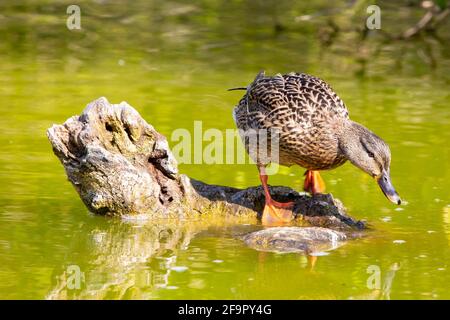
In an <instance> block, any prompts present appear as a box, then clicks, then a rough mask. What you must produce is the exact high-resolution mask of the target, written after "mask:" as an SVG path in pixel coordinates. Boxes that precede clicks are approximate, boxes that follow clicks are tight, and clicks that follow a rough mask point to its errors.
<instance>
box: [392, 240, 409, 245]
mask: <svg viewBox="0 0 450 320" xmlns="http://www.w3.org/2000/svg"><path fill="white" fill-rule="evenodd" d="M392 242H393V243H395V244H402V243H405V242H406V241H405V240H394V241H392Z"/></svg>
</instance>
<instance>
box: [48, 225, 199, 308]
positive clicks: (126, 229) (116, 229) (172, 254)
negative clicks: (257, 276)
mask: <svg viewBox="0 0 450 320" xmlns="http://www.w3.org/2000/svg"><path fill="white" fill-rule="evenodd" d="M200 228H201V225H198V224H195V223H194V224H183V223H176V222H174V223H167V222H166V223H164V224H149V223H130V222H123V221H113V222H112V223H110V224H109V226H108V228H105V229H98V228H93V229H92V230H90V229H87V230H82V232H81V236H80V238H79V239H74V242H77V241H80V242H81V243H80V244H79V245H80V246H81V248H80V249H81V252H85V253H86V252H87V253H88V254H87V255H85V256H75V257H73V258H72V259H73V260H70V261H71V263H69V264H68V265H69V266H71V265H73V264H76V263H77V262H78V261H81V262H80V265H79V267H80V269H81V272H84V280H85V281H82V282H84V283H83V284H82V286H81V287H80V288H74V287H73V285H72V286H71V282H70V281H71V280H73V279H71V276H74V275H70V274H68V272H67V270H63V271H62V273H60V274H59V275H58V274H57V275H56V276H55V280H56V283H55V286H54V288H52V290H51V291H50V293H49V294H48V296H47V298H48V299H66V298H71V299H74V298H75V299H103V298H110V299H124V298H134V299H150V298H152V289H154V288H158V287H165V286H167V284H168V277H169V275H170V272H171V268H172V267H174V266H175V264H176V258H177V253H178V251H179V250H183V249H186V247H187V246H188V244H189V242H190V240H191V238H192V237H193V236H194V235H195V233H196V232H198V230H199V229H200ZM83 234H89V237H88V240H87V243H86V242H85V237H84V236H83ZM83 247H84V248H83ZM63 268H64V269H66V268H67V265H66V266H63ZM75 276H76V275H75ZM72 284H73V283H72Z"/></svg>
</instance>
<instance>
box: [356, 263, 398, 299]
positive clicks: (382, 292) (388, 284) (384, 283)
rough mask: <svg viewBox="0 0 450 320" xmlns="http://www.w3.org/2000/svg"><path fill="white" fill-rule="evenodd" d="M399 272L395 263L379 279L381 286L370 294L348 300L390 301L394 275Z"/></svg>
mask: <svg viewBox="0 0 450 320" xmlns="http://www.w3.org/2000/svg"><path fill="white" fill-rule="evenodd" d="M398 270H400V264H399V263H397V262H395V263H393V264H391V265H390V266H389V270H388V271H387V272H386V275H385V276H384V277H383V278H382V279H380V280H381V286H380V287H379V288H374V289H373V290H372V291H371V292H368V293H363V294H359V295H355V296H351V297H349V299H350V300H391V288H392V284H393V282H394V277H395V273H396V272H397V271H398Z"/></svg>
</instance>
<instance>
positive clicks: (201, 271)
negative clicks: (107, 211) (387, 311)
mask: <svg viewBox="0 0 450 320" xmlns="http://www.w3.org/2000/svg"><path fill="white" fill-rule="evenodd" d="M77 2H78V3H80V5H81V10H82V30H79V31H69V30H67V28H66V26H65V19H66V14H65V10H66V7H67V5H68V4H71V3H70V2H67V1H19V2H16V1H2V3H1V4H0V40H1V41H0V57H1V59H0V144H1V146H2V148H1V149H0V150H1V151H0V298H5V299H17V298H27V299H44V298H81V299H86V298H111V299H125V298H145V299H154V298H159V299H173V298H180V299H191V298H201V299H203V298H224V299H241V298H242V299H252V298H261V299H263V298H267V299H272V298H273V299H352V298H353V299H358V298H362V299H380V298H391V299H412V298H417V299H449V298H450V290H449V283H450V273H449V271H450V249H449V246H450V198H449V189H450V170H449V160H450V154H449V150H450V147H449V139H450V131H449V123H450V110H449V103H450V93H449V86H450V46H449V37H448V34H446V33H445V32H443V34H442V33H441V34H440V37H441V40H440V41H438V40H436V39H434V38H430V39H428V38H426V39H417V40H412V41H407V42H393V43H385V44H381V43H382V42H381V39H380V38H379V37H377V36H376V34H375V35H371V36H369V38H368V40H366V41H367V42H365V43H361V42H360V41H359V40H358V39H359V38H358V37H357V36H355V35H354V34H352V33H351V32H348V33H343V34H341V35H340V36H339V37H338V38H337V40H336V42H335V43H334V44H332V45H331V46H326V45H324V44H323V43H322V42H321V41H319V39H321V32H322V31H320V30H322V29H321V27H320V26H321V25H322V24H323V23H325V20H326V19H325V18H323V17H321V16H320V15H319V16H318V17H317V21H316V20H313V21H303V20H302V19H296V17H299V16H302V15H307V14H309V15H313V14H314V13H315V12H325V13H324V15H327V14H328V13H326V12H328V11H326V10H327V7H326V6H327V4H326V2H325V1H319V2H316V3H315V4H312V3H303V4H301V3H296V4H294V3H292V2H290V1H283V0H282V1H280V0H277V1H266V2H258V1H206V0H204V1H198V2H197V4H190V3H189V2H188V1H177V2H174V1H150V2H144V1H137V2H132V3H130V4H128V5H125V4H124V2H123V1H101V2H100V1H99V2H90V1H77ZM383 5H384V4H383V2H381V3H380V6H382V8H384V7H383ZM385 6H386V10H385V11H383V12H384V13H383V17H385V18H383V19H385V20H383V29H384V30H387V31H392V32H394V31H395V32H396V31H398V30H402V29H403V28H405V27H407V26H409V25H411V24H412V23H414V22H415V21H416V18H417V17H420V12H421V11H420V10H412V9H411V8H408V7H405V8H401V10H400V8H396V7H395V6H393V5H389V3H386V4H385ZM336 8H338V9H339V8H340V9H339V10H343V13H342V14H343V15H344V14H345V12H346V11H345V10H346V7H345V6H344V3H342V4H340V3H339V2H338V4H337V5H336ZM341 19H343V18H342V17H341ZM354 20H356V21H357V22H358V21H359V22H358V23H361V21H363V20H361V19H354ZM338 21H339V20H338ZM276 25H281V26H282V27H274V26H276ZM448 26H449V24H448V22H447V25H446V27H443V30H445V29H446V30H448ZM277 30H278V31H277ZM358 48H359V49H358ZM262 68H264V69H265V70H266V72H267V73H269V74H273V73H277V72H289V71H293V70H294V71H303V72H308V73H311V74H314V75H316V76H319V77H321V78H323V79H325V80H326V81H327V82H329V83H330V84H331V85H332V86H333V88H334V89H335V91H337V93H338V94H339V95H340V96H341V98H342V99H343V100H344V101H345V102H346V104H347V106H348V108H349V110H350V115H351V117H352V118H353V119H354V120H355V121H358V122H361V123H363V124H365V125H366V126H368V127H369V128H370V129H372V130H373V131H374V132H376V133H378V134H379V135H380V136H382V137H383V138H384V139H385V140H386V141H387V142H388V143H389V145H390V147H391V150H392V159H393V160H392V168H391V172H392V179H393V182H394V185H395V186H396V188H397V191H398V192H399V193H400V195H401V196H402V198H403V199H404V200H405V204H404V205H402V206H401V207H396V206H394V205H392V204H391V203H389V202H388V201H387V200H386V199H385V198H384V197H383V195H382V193H381V192H380V190H379V189H378V186H377V185H376V183H374V181H373V180H372V179H371V178H370V177H369V176H367V175H365V174H364V173H362V172H361V171H359V170H358V169H356V168H354V167H353V166H351V165H350V164H346V165H344V166H343V167H340V168H338V169H336V170H334V171H332V172H324V173H323V177H324V179H325V181H326V182H327V188H328V191H330V192H332V193H333V195H335V196H336V197H338V198H339V199H341V200H342V201H343V202H344V204H345V205H346V207H347V208H348V210H349V213H350V214H351V215H353V216H354V217H356V218H358V219H365V220H367V221H368V222H369V223H370V224H371V226H372V231H370V232H368V234H369V235H368V236H367V237H364V238H363V239H358V240H353V241H350V242H348V243H346V244H345V245H344V246H342V247H340V248H338V249H336V250H334V251H330V252H328V255H325V256H321V257H319V258H318V260H317V263H316V265H315V267H314V268H313V269H312V270H311V267H310V266H309V265H308V261H307V259H306V257H305V256H302V255H299V254H293V253H290V254H280V253H267V252H259V251H256V250H253V249H250V248H248V247H246V246H245V245H244V244H243V243H242V242H241V241H240V240H239V237H238V236H239V235H241V234H245V233H246V232H249V231H250V230H252V229H254V228H256V227H255V225H257V223H258V222H257V221H256V219H255V220H249V221H221V220H220V219H215V220H211V219H209V220H208V219H205V220H201V219H199V220H198V219H197V220H195V221H183V222H180V221H150V222H139V221H127V222H124V221H120V220H116V219H105V218H102V217H96V216H93V215H91V214H90V213H89V212H88V211H87V210H86V208H85V207H84V205H83V204H82V202H81V201H80V199H79V198H78V195H77V194H76V192H75V191H74V189H73V187H72V186H71V185H70V183H69V182H68V181H67V179H66V177H65V173H64V170H63V168H62V166H61V164H60V163H59V162H58V160H57V158H56V157H55V156H54V155H53V153H52V150H51V147H50V144H49V143H48V141H47V138H46V134H45V131H46V129H47V128H48V127H50V126H51V125H52V124H53V123H62V122H64V121H65V120H66V119H67V118H68V117H70V116H72V115H74V114H79V113H80V112H81V111H82V110H83V108H84V106H85V105H86V104H87V103H88V102H90V101H92V100H94V99H96V98H98V97H100V96H105V97H107V98H108V99H109V101H111V102H114V103H118V102H120V101H123V100H126V101H127V102H128V103H130V104H131V105H132V106H134V107H135V108H136V109H137V110H138V111H139V112H140V113H141V115H142V116H143V117H144V118H145V119H146V120H147V121H148V122H150V123H151V124H152V125H154V126H155V127H156V128H157V129H158V130H159V131H160V132H161V133H163V134H165V135H166V136H167V137H168V138H169V142H170V136H171V133H172V131H173V130H175V129H177V128H186V129H188V130H192V129H193V123H194V121H202V122H203V128H204V129H205V130H206V129H208V128H217V129H219V130H222V131H225V129H227V128H234V123H233V120H232V117H231V110H232V107H233V106H234V105H235V104H236V103H237V101H238V100H239V99H240V95H241V94H242V92H227V91H226V89H227V88H230V87H235V86H243V85H247V84H248V83H249V82H250V81H251V80H252V79H253V77H254V76H255V75H256V73H257V72H258V71H259V70H260V69H262ZM180 170H181V171H182V172H184V173H186V174H188V175H190V176H192V177H195V178H197V179H200V180H204V181H206V182H209V183H214V184H225V185H230V186H235V187H247V186H252V185H257V184H258V183H259V181H258V177H257V174H256V173H257V171H256V168H255V167H254V166H252V165H250V164H245V165H206V164H202V165H187V164H184V165H181V166H180ZM302 174H303V170H302V169H301V168H298V167H293V168H289V169H288V168H283V169H282V170H281V171H280V172H279V174H278V175H276V176H274V177H271V178H270V183H271V184H274V185H287V186H291V187H293V188H296V189H298V190H300V189H301V185H302ZM71 266H72V267H73V266H75V267H79V268H80V270H81V271H82V272H84V279H83V281H81V287H80V288H79V289H77V288H68V286H66V285H65V282H64V279H67V274H68V270H69V269H70V267H71ZM68 268H69V269H68ZM371 268H375V269H378V268H379V270H380V272H381V274H380V279H381V289H380V290H377V289H376V288H373V287H368V286H367V281H368V278H369V276H370V275H371V274H369V273H368V272H367V271H368V269H369V270H372V269H371Z"/></svg>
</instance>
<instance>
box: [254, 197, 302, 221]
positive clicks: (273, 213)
mask: <svg viewBox="0 0 450 320" xmlns="http://www.w3.org/2000/svg"><path fill="white" fill-rule="evenodd" d="M293 209H294V202H277V201H275V200H272V199H270V200H269V201H266V205H265V206H264V211H263V215H262V219H261V221H262V224H263V225H265V226H279V225H284V224H286V223H289V222H290V221H292V220H293V219H294V213H293V212H292V210H293Z"/></svg>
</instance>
